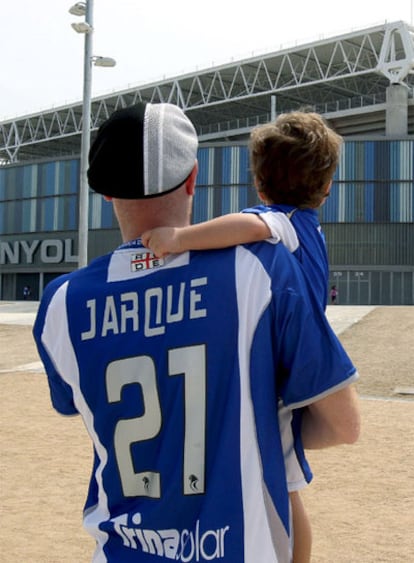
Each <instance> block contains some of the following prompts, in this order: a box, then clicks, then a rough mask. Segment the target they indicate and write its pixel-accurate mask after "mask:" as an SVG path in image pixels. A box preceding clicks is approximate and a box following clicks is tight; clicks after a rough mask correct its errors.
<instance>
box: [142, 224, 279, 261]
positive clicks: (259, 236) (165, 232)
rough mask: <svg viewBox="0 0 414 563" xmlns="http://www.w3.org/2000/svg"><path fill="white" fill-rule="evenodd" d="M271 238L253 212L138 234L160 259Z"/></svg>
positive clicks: (268, 230) (160, 228) (266, 228)
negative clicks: (187, 251)
mask: <svg viewBox="0 0 414 563" xmlns="http://www.w3.org/2000/svg"><path fill="white" fill-rule="evenodd" d="M269 237H271V232H270V229H269V227H268V226H267V225H266V224H265V223H264V221H262V219H260V216H258V215H256V214H253V213H230V214H229V215H223V216H221V217H216V218H215V219H211V220H210V221H205V222H204V223H198V224H196V225H189V226H188V227H181V228H176V227H159V228H157V229H152V230H150V231H146V232H145V233H143V234H142V236H141V240H142V244H143V245H144V246H146V247H147V248H149V249H150V250H152V252H154V254H155V255H156V256H157V257H159V258H161V257H163V256H165V255H166V254H169V253H174V254H176V253H180V252H185V251H186V250H206V249H209V248H225V247H227V246H233V245H236V244H243V243H247V242H256V241H259V240H264V239H267V238H269Z"/></svg>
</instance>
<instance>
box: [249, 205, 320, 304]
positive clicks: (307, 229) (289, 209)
mask: <svg viewBox="0 0 414 563" xmlns="http://www.w3.org/2000/svg"><path fill="white" fill-rule="evenodd" d="M243 212H244V213H255V214H257V215H260V217H261V218H262V219H263V221H264V222H265V223H266V224H267V226H268V227H269V229H270V231H271V233H272V236H273V237H275V239H276V240H281V241H282V242H283V244H284V245H285V246H286V247H287V248H288V249H289V250H290V251H291V252H293V254H294V255H295V257H296V258H297V259H298V260H299V262H300V263H301V264H302V267H303V269H304V271H305V272H306V275H307V276H308V278H309V281H310V282H311V286H312V288H313V291H314V292H315V295H316V298H317V299H318V301H319V303H320V304H321V306H322V307H323V309H326V305H327V299H328V283H329V262H328V253H327V250H326V241H325V235H324V234H323V231H322V228H321V225H320V223H319V219H318V212H317V211H316V209H311V208H305V209H298V208H297V207H293V206H292V205H281V204H272V205H257V206H256V207H251V208H249V209H245V210H243ZM292 226H293V228H292Z"/></svg>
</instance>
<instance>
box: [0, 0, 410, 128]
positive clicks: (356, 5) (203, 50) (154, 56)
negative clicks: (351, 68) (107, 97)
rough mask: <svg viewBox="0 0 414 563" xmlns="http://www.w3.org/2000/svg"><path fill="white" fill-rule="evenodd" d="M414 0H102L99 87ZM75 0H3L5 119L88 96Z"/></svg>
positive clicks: (265, 46)
mask: <svg viewBox="0 0 414 563" xmlns="http://www.w3.org/2000/svg"><path fill="white" fill-rule="evenodd" d="M413 1H414V0H339V1H336V0H287V1H283V2H282V1H281V0H279V1H278V0H273V1H272V0H252V1H251V2H247V1H246V0H207V1H205V2H203V3H199V2H195V1H194V0H173V1H167V0H152V1H150V0H146V1H145V2H144V1H142V0H141V1H140V0H94V8H93V24H94V33H93V54H94V55H96V56H105V57H112V58H114V59H115V60H116V61H117V64H116V66H115V67H114V68H98V67H93V72H92V96H93V97H94V96H99V95H103V94H107V93H110V92H113V91H115V92H116V91H119V90H123V89H127V88H130V87H133V86H137V85H139V84H145V83H150V82H153V81H157V80H161V79H163V78H170V77H173V76H179V75H181V74H183V73H186V72H194V71H195V70H200V69H203V68H209V67H211V66H214V65H219V64H225V63H229V62H231V61H236V60H239V59H244V58H248V57H251V56H254V55H260V54H262V53H265V52H272V51H278V50H280V49H281V48H287V47H289V46H292V45H295V44H297V45H300V44H303V43H306V42H309V41H316V40H319V39H323V38H327V37H333V36H335V35H340V34H342V33H347V32H350V31H353V30H359V29H363V28H365V27H371V26H374V25H378V24H382V23H384V21H387V22H394V21H399V20H403V21H405V22H407V23H409V24H411V25H414V24H413ZM74 3H75V0H40V1H36V0H11V1H6V0H5V1H4V2H2V7H1V32H0V52H1V53H2V58H1V63H0V65H1V66H0V121H4V120H7V119H11V118H13V117H18V116H23V115H26V114H30V113H37V112H39V111H41V110H48V109H51V108H52V107H59V106H61V105H65V104H71V103H76V102H79V101H80V100H81V99H82V88H83V48H84V38H83V36H82V35H80V34H78V33H76V32H75V31H74V30H73V29H72V27H71V25H70V24H71V23H72V22H74V21H82V20H83V19H84V18H82V17H80V18H79V17H76V16H72V15H71V14H69V12H68V10H69V8H70V7H71V6H72V4H74Z"/></svg>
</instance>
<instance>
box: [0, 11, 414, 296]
mask: <svg viewBox="0 0 414 563" xmlns="http://www.w3.org/2000/svg"><path fill="white" fill-rule="evenodd" d="M140 100H144V101H149V102H153V103H157V102H170V103H174V104H177V105H179V106H180V107H182V108H183V109H184V111H185V112H186V113H187V115H188V116H189V117H190V118H191V120H192V121H193V123H194V125H195V127H196V129H197V132H198V135H199V139H200V148H199V154H198V158H199V165H200V173H199V177H198V189H197V194H196V198H195V203H194V218H193V219H194V222H199V221H202V220H206V219H208V218H211V217H213V216H217V215H220V214H223V213H229V212H233V211H239V210H241V209H242V208H244V207H247V206H250V205H254V204H256V203H257V200H256V197H255V193H254V189H253V188H252V181H251V175H250V171H249V164H248V149H247V142H248V137H249V133H250V131H251V129H252V128H253V127H254V126H256V125H257V124H260V123H264V122H267V121H269V120H271V119H273V118H274V117H275V116H277V115H278V114H279V113H282V112H287V111H291V110H295V109H302V108H311V109H312V110H314V111H317V112H319V113H321V114H322V115H323V116H324V117H325V118H326V119H327V120H328V122H329V123H330V124H331V125H332V126H333V127H334V128H335V130H336V131H337V132H338V133H340V134H341V135H342V136H343V137H344V140H345V142H344V146H343V150H342V154H341V161H340V165H339V167H338V170H337V173H336V175H335V180H334V185H333V190H332V197H330V198H329V200H328V202H327V204H326V205H325V206H324V207H323V208H322V209H321V211H320V220H321V223H322V226H323V229H324V231H325V234H326V238H327V243H328V252H329V259H330V264H331V271H330V282H329V285H334V284H335V285H336V286H337V287H338V289H339V303H340V304H354V305H355V304H356V305H358V304H361V305H367V304H383V305H389V304H390V305H413V304H414V244H413V243H414V228H413V225H414V28H413V27H412V26H410V25H408V24H407V23H405V22H401V21H400V22H394V23H384V24H383V25H378V26H375V27H371V28H368V29H361V30H359V31H352V32H350V33H347V34H343V35H340V36H336V37H332V38H329V39H325V40H321V41H316V42H312V43H307V44H303V45H295V46H294V47H291V48H287V49H283V50H280V51H276V52H271V53H265V54H262V55H260V56H255V57H252V58H248V59H243V60H239V61H233V62H232V63H230V64H226V65H221V66H218V67H213V68H206V69H203V70H199V71H196V72H194V73H190V74H185V75H182V76H176V77H173V78H166V79H164V80H162V81H159V82H153V83H149V84H144V85H140V86H137V87H133V88H128V89H126V90H122V91H118V92H114V93H111V94H109V95H105V96H100V97H97V98H93V100H92V103H91V121H92V123H91V129H92V136H93V135H94V132H95V131H96V129H97V128H98V127H99V126H100V124H101V123H102V122H103V121H104V120H105V119H106V118H107V117H108V116H109V115H110V114H111V113H112V112H113V111H114V110H116V109H118V108H121V107H125V106H129V105H133V104H134V103H136V102H138V101H140ZM81 131H82V101H79V103H75V104H71V105H66V106H62V107H58V108H53V109H50V110H47V111H42V112H39V113H36V114H31V115H24V116H21V117H17V118H14V119H10V120H7V121H3V122H1V123H0V299H3V300H5V299H21V298H23V297H22V296H23V287H24V286H30V288H31V298H32V299H38V298H39V297H40V296H41V294H42V291H43V289H44V287H45V285H46V284H47V283H48V282H49V281H50V280H51V279H53V278H54V277H55V276H57V275H59V274H61V273H65V272H69V271H71V270H73V269H76V268H77V261H78V259H77V254H78V207H79V201H78V199H79V197H78V196H79V158H80V145H81ZM119 242H120V237H119V233H118V229H117V226H116V223H115V220H114V217H113V214H112V209H111V206H110V204H107V203H106V202H104V201H103V200H102V198H101V197H100V196H97V195H96V194H93V193H90V195H89V235H88V256H89V260H90V259H92V258H94V257H95V256H98V255H99V254H102V253H105V252H107V251H109V250H110V249H112V248H113V247H114V246H116V245H117V244H119ZM327 291H328V287H327Z"/></svg>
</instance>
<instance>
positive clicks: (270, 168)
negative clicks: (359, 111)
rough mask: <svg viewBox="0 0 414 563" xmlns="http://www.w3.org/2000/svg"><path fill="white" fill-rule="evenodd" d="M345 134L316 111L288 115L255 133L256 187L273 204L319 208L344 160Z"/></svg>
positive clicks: (252, 139) (252, 153)
mask: <svg viewBox="0 0 414 563" xmlns="http://www.w3.org/2000/svg"><path fill="white" fill-rule="evenodd" d="M341 144H342V137H341V136H340V135H338V134H337V133H335V131H333V129H331V128H330V127H329V126H328V124H327V123H326V122H325V120H324V119H323V118H322V116H320V115H319V114H317V113H313V112H306V111H294V112H291V113H283V114H280V115H279V116H278V118H277V119H276V121H274V122H272V123H267V124H266V125H259V126H258V127H256V128H255V129H253V131H252V133H251V135H250V145H249V148H250V164H251V170H252V173H253V176H254V178H255V183H256V188H257V190H258V192H259V193H260V195H262V196H263V197H264V199H265V200H266V201H268V202H272V203H281V204H287V205H294V206H296V207H318V206H319V205H320V204H321V203H322V201H323V199H324V198H325V197H326V196H327V195H328V194H327V189H328V186H329V183H330V182H331V180H332V177H333V175H334V173H335V170H336V167H337V165H338V161H339V154H340V148H341Z"/></svg>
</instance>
